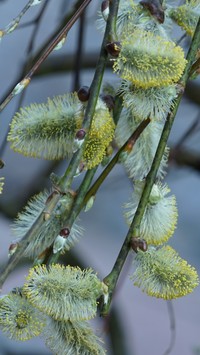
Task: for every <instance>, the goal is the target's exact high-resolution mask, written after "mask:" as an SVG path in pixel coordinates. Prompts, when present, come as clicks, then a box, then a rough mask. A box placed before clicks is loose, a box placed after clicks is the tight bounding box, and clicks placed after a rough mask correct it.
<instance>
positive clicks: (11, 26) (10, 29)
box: [5, 21, 19, 34]
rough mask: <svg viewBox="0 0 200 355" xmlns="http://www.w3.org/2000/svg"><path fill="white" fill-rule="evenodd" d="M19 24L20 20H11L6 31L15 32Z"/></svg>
mask: <svg viewBox="0 0 200 355" xmlns="http://www.w3.org/2000/svg"><path fill="white" fill-rule="evenodd" d="M18 25H19V21H16V22H14V23H13V22H11V23H10V24H9V25H8V26H7V27H6V28H5V33H7V34H8V33H11V32H13V31H14V30H15V29H16V28H17V27H18Z"/></svg>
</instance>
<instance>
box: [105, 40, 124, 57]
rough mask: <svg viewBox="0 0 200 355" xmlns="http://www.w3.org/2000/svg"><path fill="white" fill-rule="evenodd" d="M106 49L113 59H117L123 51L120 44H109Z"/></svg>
mask: <svg viewBox="0 0 200 355" xmlns="http://www.w3.org/2000/svg"><path fill="white" fill-rule="evenodd" d="M105 48H106V51H107V52H108V53H109V54H110V55H111V56H112V57H115V58H117V57H118V56H119V53H120V51H121V44H120V42H108V43H107V44H106V47H105Z"/></svg>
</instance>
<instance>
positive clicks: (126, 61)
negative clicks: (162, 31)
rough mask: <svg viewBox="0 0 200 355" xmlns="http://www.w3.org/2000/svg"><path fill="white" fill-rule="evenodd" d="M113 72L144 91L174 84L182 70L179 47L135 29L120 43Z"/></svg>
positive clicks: (183, 65) (181, 57) (183, 62)
mask: <svg viewBox="0 0 200 355" xmlns="http://www.w3.org/2000/svg"><path fill="white" fill-rule="evenodd" d="M121 45H122V49H121V52H120V54H119V57H118V58H117V60H116V62H115V63H114V71H116V72H118V73H119V74H120V76H121V78H122V79H125V80H129V81H130V82H131V83H133V84H134V85H135V86H136V87H141V88H144V89H147V88H150V87H161V86H167V85H171V84H173V83H176V82H177V81H178V80H179V79H180V77H181V75H182V73H183V71H184V68H185V65H186V60H185V58H184V52H183V50H182V48H181V47H179V46H176V45H175V43H173V42H172V41H168V40H166V39H164V38H162V37H160V36H156V35H154V34H153V33H151V32H147V31H143V30H139V29H138V30H135V31H133V32H130V33H127V34H126V36H125V37H124V38H123V39H122V41H121Z"/></svg>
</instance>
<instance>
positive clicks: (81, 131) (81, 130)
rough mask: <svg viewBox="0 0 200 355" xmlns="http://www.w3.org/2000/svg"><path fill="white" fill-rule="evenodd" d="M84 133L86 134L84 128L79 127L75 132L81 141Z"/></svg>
mask: <svg viewBox="0 0 200 355" xmlns="http://www.w3.org/2000/svg"><path fill="white" fill-rule="evenodd" d="M85 135H86V131H85V130H84V128H81V129H79V130H78V131H77V132H76V139H78V140H80V141H81V140H82V139H84V138H85Z"/></svg>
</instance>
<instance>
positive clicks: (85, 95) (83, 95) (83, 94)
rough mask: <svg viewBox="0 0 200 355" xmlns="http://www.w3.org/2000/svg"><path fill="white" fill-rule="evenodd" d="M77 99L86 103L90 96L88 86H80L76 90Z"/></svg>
mask: <svg viewBox="0 0 200 355" xmlns="http://www.w3.org/2000/svg"><path fill="white" fill-rule="evenodd" d="M77 94H78V98H79V100H80V101H81V102H86V101H88V99H89V96H90V88H89V87H88V86H82V87H81V88H80V89H79V90H78V93H77Z"/></svg>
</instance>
